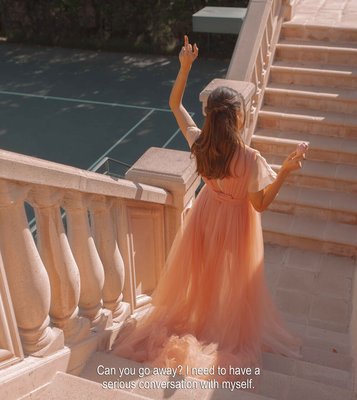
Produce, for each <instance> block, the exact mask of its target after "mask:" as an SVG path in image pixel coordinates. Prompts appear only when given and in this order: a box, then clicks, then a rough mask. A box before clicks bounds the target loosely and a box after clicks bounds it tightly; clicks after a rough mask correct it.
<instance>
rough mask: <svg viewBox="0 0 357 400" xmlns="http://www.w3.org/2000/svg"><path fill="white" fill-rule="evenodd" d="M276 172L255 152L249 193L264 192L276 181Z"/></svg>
mask: <svg viewBox="0 0 357 400" xmlns="http://www.w3.org/2000/svg"><path fill="white" fill-rule="evenodd" d="M276 176H277V174H276V172H274V171H273V169H272V168H271V166H270V165H269V164H268V163H267V161H266V159H265V158H264V157H263V156H262V155H261V154H260V153H259V151H255V155H254V161H253V163H252V166H251V171H250V174H249V182H248V192H250V193H255V192H259V191H260V190H263V189H264V188H265V187H266V186H268V185H270V184H271V183H273V182H274V181H275V179H276Z"/></svg>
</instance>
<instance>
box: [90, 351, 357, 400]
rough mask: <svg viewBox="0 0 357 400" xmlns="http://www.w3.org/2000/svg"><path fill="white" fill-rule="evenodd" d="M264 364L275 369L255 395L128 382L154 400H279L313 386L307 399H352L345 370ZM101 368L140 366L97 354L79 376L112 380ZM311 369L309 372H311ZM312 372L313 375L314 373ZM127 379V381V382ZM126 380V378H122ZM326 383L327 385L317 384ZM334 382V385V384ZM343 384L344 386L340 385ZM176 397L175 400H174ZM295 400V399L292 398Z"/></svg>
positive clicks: (270, 359) (270, 358) (271, 360)
mask: <svg viewBox="0 0 357 400" xmlns="http://www.w3.org/2000/svg"><path fill="white" fill-rule="evenodd" d="M264 363H265V364H267V365H269V366H270V367H271V368H274V369H275V370H277V372H275V371H270V370H266V369H263V371H262V374H261V376H260V377H256V384H255V385H256V390H257V393H249V392H247V391H243V390H234V391H230V390H229V389H222V388H217V389H201V388H200V382H201V381H199V380H196V379H192V378H185V380H184V381H181V382H186V384H187V383H188V382H196V385H197V388H196V389H195V390H194V391H192V390H191V391H187V392H185V390H186V389H179V390H178V391H174V392H173V393H169V392H170V391H169V390H162V389H160V390H154V389H151V390H149V389H146V390H145V389H139V387H138V386H139V382H152V381H160V382H167V381H169V380H171V381H172V380H173V381H175V378H172V377H169V376H166V375H160V376H156V375H153V374H151V375H148V376H146V377H144V378H139V377H136V378H134V377H133V376H132V377H131V378H130V381H131V382H134V381H135V382H136V385H137V388H136V389H134V390H133V393H141V394H145V395H146V396H147V397H149V398H154V399H163V398H167V397H168V396H170V398H172V399H175V398H180V399H207V400H208V399H213V398H217V399H220V400H224V399H227V400H228V399H238V400H239V399H247V400H248V399H251V400H258V399H261V400H263V399H277V400H279V399H281V400H287V399H289V400H290V399H291V398H292V397H291V396H292V395H293V393H294V391H295V390H296V388H297V387H299V393H305V391H306V390H307V389H308V388H310V387H314V390H313V392H312V393H313V396H314V397H310V398H314V399H325V400H326V399H327V400H328V399H330V398H331V399H332V398H333V397H323V396H324V395H325V394H326V390H327V389H328V393H329V395H331V396H332V395H334V396H335V397H334V399H337V398H342V397H336V396H345V397H344V399H351V398H352V397H351V393H352V391H351V390H349V387H350V386H351V380H350V377H349V375H350V374H348V373H347V372H346V371H342V370H334V369H333V368H328V367H322V366H316V369H313V366H312V365H310V363H306V362H302V361H300V360H291V359H288V358H285V359H284V357H280V356H277V355H265V356H264ZM98 365H103V366H105V367H107V368H113V367H114V368H125V367H126V368H128V367H129V368H135V369H136V371H138V369H139V368H140V367H142V366H143V365H142V364H138V363H133V362H132V361H130V360H126V359H123V358H120V357H115V356H112V355H110V354H105V353H96V354H95V355H94V356H93V357H92V359H91V360H90V361H89V363H88V364H87V368H86V370H85V371H83V374H84V375H83V374H82V376H85V377H86V379H90V380H94V381H95V382H98V383H102V382H103V381H104V380H114V379H113V377H110V376H107V377H103V376H100V375H98V373H97V372H96V371H97V366H98ZM311 369H312V371H311ZM314 371H315V372H314ZM308 375H309V378H310V377H313V378H314V379H315V380H313V381H312V380H310V379H307V378H306V376H308ZM128 379H129V378H127V380H128ZM124 380H125V379H124ZM320 380H323V381H329V384H326V383H323V382H320ZM334 383H336V384H337V385H334ZM343 384H344V387H343V388H342V387H341V386H342V385H343ZM176 395H177V397H176ZM295 398H296V397H295Z"/></svg>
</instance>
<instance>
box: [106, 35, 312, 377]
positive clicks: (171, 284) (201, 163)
mask: <svg viewBox="0 0 357 400" xmlns="http://www.w3.org/2000/svg"><path fill="white" fill-rule="evenodd" d="M197 56H198V48H197V46H196V45H194V46H193V47H192V46H191V45H190V44H189V42H188V38H187V36H185V42H184V46H183V48H182V50H181V52H180V55H179V60H180V64H181V68H180V70H179V73H178V76H177V79H176V81H175V84H174V86H173V88H172V92H171V96H170V107H171V110H172V111H173V113H174V115H175V117H176V120H177V122H178V125H179V127H180V128H181V130H182V132H183V134H184V136H185V138H186V139H187V142H188V144H189V146H190V148H191V152H192V154H193V155H194V156H195V158H196V161H197V171H198V173H199V174H200V175H201V176H202V178H203V180H204V182H205V186H204V187H203V189H202V190H201V192H200V194H199V195H198V197H197V199H196V201H195V203H194V206H193V207H192V209H191V210H190V212H189V213H188V216H187V217H186V219H185V223H184V227H183V229H182V230H181V231H180V232H179V233H178V234H177V236H176V238H175V241H174V243H173V245H172V248H171V250H170V254H169V256H168V259H167V262H166V268H165V270H164V273H163V276H162V277H161V279H160V281H159V283H158V286H157V288H156V289H155V291H154V293H153V296H152V298H153V307H152V308H151V310H150V312H149V313H147V314H146V315H145V316H144V317H141V318H138V319H131V320H130V321H129V322H128V323H127V324H126V327H125V329H124V330H123V331H122V332H121V333H120V335H119V338H118V339H117V340H116V342H115V343H114V346H113V350H112V351H113V352H114V354H117V355H120V356H123V357H126V358H131V359H134V360H136V361H139V362H149V363H150V364H151V365H155V366H166V367H177V366H183V368H182V370H183V373H185V374H187V375H190V373H191V371H192V368H197V367H201V368H207V370H206V371H210V373H209V374H207V375H205V374H203V376H200V377H201V378H207V379H213V377H215V378H217V379H219V380H222V379H225V380H226V379H227V378H228V379H229V377H228V376H222V375H220V376H219V375H217V370H218V367H220V368H222V367H224V368H227V371H232V369H230V367H233V368H237V367H252V366H258V365H260V359H261V352H262V351H263V350H264V351H271V352H276V353H280V354H284V355H291V356H299V343H298V341H297V340H296V339H295V338H293V337H292V336H291V335H290V334H289V333H288V332H287V331H286V330H285V329H284V328H283V326H282V324H281V322H280V320H279V317H278V315H277V312H276V309H275V307H274V305H273V303H272V301H271V298H270V295H269V293H268V290H267V287H266V284H265V281H264V272H263V261H264V260H263V256H264V254H263V252H264V249H263V237H262V228H261V222H260V214H259V212H262V211H263V210H265V209H266V208H267V207H268V205H269V204H270V203H271V202H272V201H273V199H274V198H275V196H276V194H277V193H278V191H279V189H280V187H281V185H282V183H283V182H284V180H285V178H286V177H287V176H288V174H289V173H290V172H291V171H293V170H296V169H299V168H301V161H302V160H303V158H304V156H303V155H299V154H297V153H296V152H294V153H292V154H290V156H289V157H288V158H287V159H286V160H285V161H284V163H283V165H282V167H281V169H280V171H279V173H278V174H276V173H275V172H274V171H273V170H272V169H271V168H270V167H269V165H268V164H267V162H266V161H265V159H264V158H263V157H262V156H261V155H260V153H259V152H258V151H256V150H253V149H252V148H250V147H248V146H246V145H245V144H244V143H243V142H242V140H241V139H240V133H241V132H242V130H243V127H244V120H245V115H244V113H245V110H244V107H243V99H242V97H241V96H240V95H239V94H238V93H237V92H236V91H234V90H232V89H230V88H227V87H220V88H217V89H216V90H214V91H213V92H212V93H211V94H210V96H209V98H208V101H207V108H206V114H207V117H206V120H205V123H204V126H203V129H202V132H201V131H200V129H198V128H197V126H196V124H195V122H194V121H193V120H192V118H191V116H190V115H189V113H188V112H187V111H186V109H185V107H184V106H183V105H182V97H183V94H184V90H185V86H186V82H187V78H188V74H189V71H190V69H191V66H192V63H193V62H194V60H195V59H196V58H197ZM212 368H213V370H212ZM212 371H214V376H212ZM221 371H222V369H221ZM228 373H229V372H228ZM195 376H196V377H197V375H195ZM236 378H237V377H236V376H233V377H232V379H236Z"/></svg>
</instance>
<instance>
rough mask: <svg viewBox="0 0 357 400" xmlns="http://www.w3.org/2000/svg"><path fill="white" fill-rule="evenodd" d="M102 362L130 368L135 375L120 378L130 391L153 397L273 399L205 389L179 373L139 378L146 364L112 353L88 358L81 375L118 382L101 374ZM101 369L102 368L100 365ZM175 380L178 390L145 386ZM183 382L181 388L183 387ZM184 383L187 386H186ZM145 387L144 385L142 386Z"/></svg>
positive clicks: (236, 391)
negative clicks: (140, 371)
mask: <svg viewBox="0 0 357 400" xmlns="http://www.w3.org/2000/svg"><path fill="white" fill-rule="evenodd" d="M99 365H101V366H103V367H106V368H108V369H110V368H115V369H116V370H117V371H118V368H122V369H124V368H129V369H130V371H131V372H133V375H130V374H127V375H125V376H123V377H122V378H120V380H121V381H122V382H130V383H131V384H132V385H134V386H135V387H134V388H133V389H131V393H136V394H140V395H143V396H146V397H148V398H151V399H167V398H170V399H172V400H175V399H182V400H183V399H187V400H191V399H192V400H198V399H200V400H209V399H214V398H216V399H221V400H234V399H237V400H269V399H270V400H272V398H270V397H267V396H265V395H259V394H255V393H250V392H248V391H244V390H234V391H230V390H228V389H223V388H221V387H219V388H216V389H204V388H202V387H201V383H202V381H201V380H199V379H194V378H191V377H185V378H184V379H180V378H178V377H177V376H176V377H173V376H172V375H171V376H170V375H166V374H164V375H157V374H156V375H155V374H153V370H150V371H148V373H147V374H146V375H145V376H143V377H140V376H139V375H138V372H139V369H141V368H143V367H144V365H143V364H140V363H137V362H134V361H131V360H127V359H124V358H121V357H116V356H114V355H112V354H110V353H103V352H97V353H95V354H94V355H93V356H92V358H91V359H90V360H89V361H88V363H87V365H86V367H85V369H84V370H83V371H82V373H81V376H82V377H83V378H85V379H88V380H90V381H93V382H97V383H99V384H100V385H102V384H103V382H105V381H106V382H109V381H115V380H116V378H115V376H114V375H107V376H104V375H101V374H98V372H97V371H98V370H97V368H98V366H99ZM101 369H102V368H101ZM170 381H171V382H172V383H175V384H177V385H178V386H179V388H178V389H170V388H168V389H163V388H159V389H157V388H154V389H153V388H147V387H146V388H145V386H147V385H149V384H150V382H151V383H152V382H159V383H163V384H165V383H169V382H170ZM180 384H181V387H180ZM184 385H185V386H184ZM141 386H143V387H141Z"/></svg>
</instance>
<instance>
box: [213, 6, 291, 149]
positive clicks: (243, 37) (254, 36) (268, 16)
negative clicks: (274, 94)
mask: <svg viewBox="0 0 357 400" xmlns="http://www.w3.org/2000/svg"><path fill="white" fill-rule="evenodd" d="M295 3H296V0H266V1H264V0H251V1H250V2H249V6H248V9H247V13H246V16H245V19H244V22H243V26H242V28H241V30H240V33H239V38H238V40H237V43H236V46H235V49H234V52H233V55H232V58H231V62H230V65H229V68H228V72H227V75H226V80H227V85H228V86H232V87H234V85H232V84H231V83H230V82H233V81H240V86H241V87H242V86H243V89H244V84H246V85H247V84H248V83H252V84H253V85H254V87H255V92H254V93H253V94H252V97H251V98H249V99H246V104H247V105H249V112H250V113H249V118H247V124H246V132H245V134H244V141H245V143H247V144H250V141H251V137H252V135H253V132H254V130H255V126H256V122H257V118H258V110H259V109H260V106H261V103H262V100H263V95H264V89H265V86H266V83H267V80H268V71H269V68H270V65H271V62H272V59H273V53H274V51H275V47H276V43H277V40H278V37H279V34H280V29H281V25H282V22H283V20H288V19H291V18H292V16H293V13H294V9H295ZM205 90H206V89H205ZM249 90H250V89H247V88H246V89H245V92H247V93H249Z"/></svg>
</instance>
